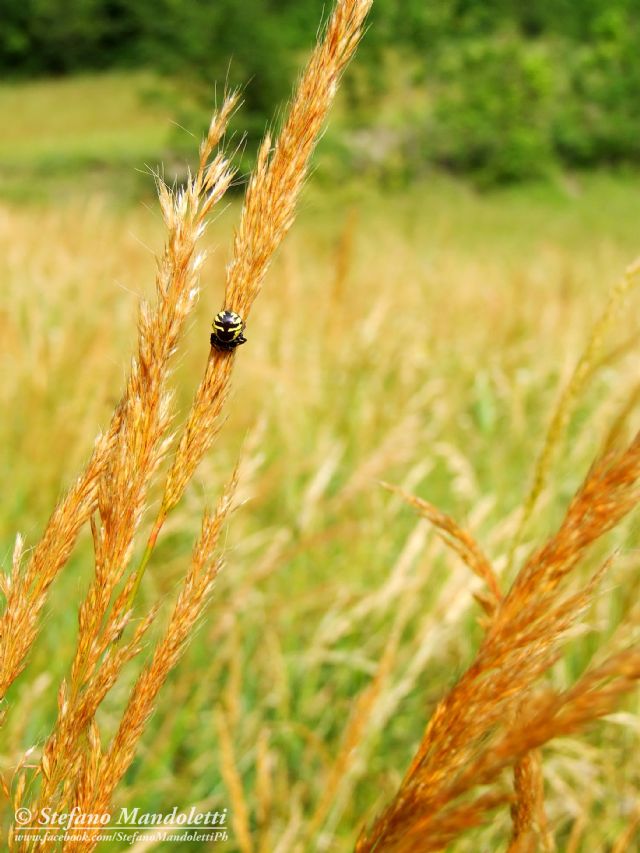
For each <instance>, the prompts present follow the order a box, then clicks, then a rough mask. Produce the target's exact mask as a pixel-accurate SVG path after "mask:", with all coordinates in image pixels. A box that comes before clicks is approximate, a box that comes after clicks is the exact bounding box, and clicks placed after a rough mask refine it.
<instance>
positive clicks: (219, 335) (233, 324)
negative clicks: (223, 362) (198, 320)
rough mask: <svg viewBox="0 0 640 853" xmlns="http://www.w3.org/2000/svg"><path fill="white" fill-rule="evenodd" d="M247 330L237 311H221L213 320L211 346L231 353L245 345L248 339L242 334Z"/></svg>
mask: <svg viewBox="0 0 640 853" xmlns="http://www.w3.org/2000/svg"><path fill="white" fill-rule="evenodd" d="M244 329H245V324H244V320H243V319H242V317H241V316H240V315H239V314H236V312H235V311H227V310H226V309H225V310H224V311H220V312H218V313H217V314H216V316H215V317H214V318H213V332H212V333H211V346H212V347H216V349H221V350H225V351H230V350H233V349H235V348H236V347H239V346H240V344H245V343H246V342H247V339H246V338H245V336H244V335H243V334H242V333H243V332H244Z"/></svg>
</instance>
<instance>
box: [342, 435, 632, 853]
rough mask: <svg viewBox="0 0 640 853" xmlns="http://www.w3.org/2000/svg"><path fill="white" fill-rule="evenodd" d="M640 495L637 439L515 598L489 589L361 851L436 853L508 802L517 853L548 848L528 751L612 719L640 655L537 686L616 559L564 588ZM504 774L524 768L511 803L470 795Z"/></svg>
mask: <svg viewBox="0 0 640 853" xmlns="http://www.w3.org/2000/svg"><path fill="white" fill-rule="evenodd" d="M639 489H640V434H638V435H636V437H635V438H634V439H633V441H631V443H630V444H629V445H628V446H627V448H626V449H625V450H623V451H621V452H614V451H611V452H608V453H606V454H605V455H604V456H603V457H602V458H600V459H598V460H597V461H596V463H595V464H594V465H593V466H592V468H591V470H590V471H589V473H588V475H587V477H586V479H585V480H584V482H583V484H582V486H581V487H580V489H579V490H578V492H577V493H576V495H575V497H574V498H573V500H572V501H571V503H570V505H569V507H568V509H567V512H566V515H565V517H564V519H563V521H562V523H561V525H560V527H559V528H558V530H557V532H556V533H555V534H554V535H553V536H551V537H550V539H549V540H548V541H547V543H546V544H545V545H544V546H542V547H541V548H539V549H538V550H536V551H534V553H533V554H532V555H531V557H530V558H529V559H528V560H527V561H526V562H525V564H524V566H523V567H522V568H521V570H520V571H519V573H518V575H517V577H516V579H515V581H514V583H513V584H512V586H511V589H510V590H509V591H508V593H507V594H506V595H504V596H500V595H499V592H498V596H499V597H498V599H497V605H496V598H494V595H493V593H494V590H492V596H491V598H490V599H489V604H490V605H492V606H495V609H494V610H493V612H491V613H490V619H489V621H488V624H487V628H486V634H485V637H484V640H483V641H482V643H481V645H480V648H479V650H478V653H477V655H476V658H475V660H474V661H473V663H472V664H471V666H470V667H469V668H468V669H467V671H466V672H465V673H464V674H463V676H462V677H461V678H460V679H459V681H458V682H457V684H456V685H455V686H454V687H453V688H452V690H451V691H450V692H449V693H448V694H447V695H446V696H445V698H444V699H443V700H442V701H441V702H440V703H439V705H438V706H437V708H436V709H435V711H434V713H433V715H432V717H431V720H430V721H429V724H428V726H427V729H426V731H425V734H424V737H423V739H422V742H421V743H420V746H419V748H418V751H417V753H416V754H415V756H414V758H413V761H412V762H411V765H410V767H409V769H408V771H407V773H406V775H405V778H404V780H403V782H402V785H401V787H400V789H399V791H398V793H397V795H396V797H395V798H394V800H393V801H392V803H391V804H390V805H389V806H388V807H387V809H386V810H385V811H384V812H383V813H382V815H381V816H380V817H379V818H378V819H377V820H376V821H375V823H374V824H373V826H372V827H371V828H370V829H369V830H368V831H366V832H365V833H363V835H362V836H361V838H360V840H359V842H358V845H357V850H358V851H359V853H364V851H372V850H385V851H386V850H389V851H394V852H395V851H412V850H439V849H441V848H443V847H445V846H446V845H447V844H448V843H450V842H451V841H452V840H453V839H454V838H456V837H457V836H458V835H459V834H460V833H461V832H462V831H463V830H465V829H467V828H469V827H472V826H475V825H477V824H479V823H481V822H482V821H483V820H484V819H485V817H486V814H487V812H488V811H489V810H490V809H493V808H495V807H496V806H498V805H499V804H501V803H504V802H507V801H512V803H513V805H512V816H513V823H514V829H513V836H512V841H511V849H512V850H529V849H535V846H536V845H537V844H538V843H539V842H541V843H545V844H546V845H547V846H549V845H550V843H551V842H550V840H549V836H548V832H547V829H546V820H545V817H544V810H543V807H542V783H541V777H540V764H539V757H538V756H537V754H536V753H532V750H536V749H537V748H538V747H540V746H542V745H543V744H544V743H546V742H547V741H548V740H550V739H552V738H554V737H557V736H559V735H563V734H567V733H570V732H575V731H578V730H579V729H580V728H582V727H583V726H584V725H586V724H587V723H589V722H591V721H593V720H595V719H597V718H599V717H601V716H604V715H605V714H607V713H609V712H610V711H611V710H612V709H613V708H614V707H615V703H616V700H617V699H618V698H619V697H620V695H622V694H623V693H624V692H626V691H628V690H629V689H631V688H632V686H634V684H635V680H636V679H637V678H638V677H639V676H640V670H639V669H638V660H639V656H640V651H638V649H637V648H629V649H625V650H623V651H621V652H618V653H617V654H614V655H612V656H611V657H610V658H609V659H608V660H607V661H605V663H604V664H602V665H600V666H599V667H596V668H594V669H593V670H592V671H588V672H587V673H585V675H584V676H582V677H581V678H580V679H579V680H578V682H577V683H576V684H575V685H574V687H572V688H570V689H568V690H566V691H564V692H557V691H553V690H551V689H542V688H539V687H538V683H539V680H540V678H541V676H542V675H544V673H545V672H547V671H548V670H549V668H550V667H551V666H552V665H553V663H554V662H555V661H556V660H557V659H558V656H559V653H560V648H561V644H562V641H563V639H564V638H565V637H566V636H567V632H568V631H569V630H570V629H571V628H572V627H573V626H574V625H575V624H576V622H577V620H578V619H579V618H580V616H581V614H582V613H583V612H584V610H585V608H586V607H587V606H588V604H589V603H590V601H591V600H592V598H593V595H594V593H595V591H596V589H597V586H598V583H599V581H600V580H601V578H602V576H603V575H604V573H605V572H606V570H607V568H608V565H609V563H610V561H607V562H606V563H605V564H604V565H603V566H602V567H601V568H600V569H599V570H598V571H597V572H596V573H595V574H594V575H593V576H592V577H591V578H590V580H589V581H588V582H587V583H586V585H585V586H584V587H583V588H582V589H580V590H579V591H578V592H564V591H563V581H564V580H565V579H566V578H567V576H568V575H569V574H570V573H571V572H572V571H573V570H574V569H575V568H576V567H577V566H578V565H579V564H580V562H581V561H582V560H583V558H584V557H585V555H586V552H587V551H588V549H589V548H590V546H591V545H593V544H594V543H595V542H596V541H597V540H598V539H600V538H601V537H602V536H603V535H604V534H605V533H607V532H608V531H609V530H611V529H612V528H613V527H615V526H616V524H618V523H619V522H620V521H621V520H622V519H623V517H624V516H625V515H627V514H628V513H629V512H630V511H631V510H632V509H633V508H634V507H635V505H636V504H637V502H638V497H639V496H640V492H639ZM408 500H409V503H411V504H412V505H413V506H414V507H416V508H417V509H418V511H419V512H421V513H422V514H424V515H425V516H426V517H427V518H428V519H429V520H430V521H431V522H432V523H433V524H435V525H436V527H437V529H438V530H439V531H440V532H441V533H442V535H443V536H445V541H448V542H449V544H452V546H453V548H454V550H455V551H456V553H458V554H459V555H460V556H461V557H462V558H463V560H464V561H465V562H466V563H467V565H469V566H470V568H472V569H473V570H474V571H475V572H476V573H477V574H479V575H480V576H481V577H483V579H484V580H485V581H487V582H488V583H490V584H491V585H492V586H493V583H494V576H493V574H492V573H490V572H489V570H488V568H487V567H488V561H486V559H485V558H482V555H481V552H480V551H479V548H478V547H477V546H476V545H475V544H474V543H473V541H472V540H471V537H470V535H469V534H468V533H466V532H465V531H462V530H461V529H460V528H458V527H457V525H455V524H454V523H453V522H452V521H451V520H450V519H449V518H448V517H447V516H445V515H444V514H442V513H439V512H437V511H436V510H434V508H433V507H431V505H430V504H428V503H426V502H424V501H421V500H420V499H417V498H414V497H411V496H408ZM470 542H471V544H470ZM489 609H490V608H489ZM507 767H515V768H516V772H515V799H514V798H513V797H512V795H511V794H509V792H508V791H507V790H506V789H504V788H501V787H500V786H497V787H495V788H494V789H493V790H491V791H489V792H484V793H482V794H479V795H476V796H475V798H474V797H473V791H474V789H476V788H477V787H478V786H486V785H494V784H495V783H496V782H497V781H498V780H499V776H500V774H501V772H502V771H503V770H504V769H505V768H507Z"/></svg>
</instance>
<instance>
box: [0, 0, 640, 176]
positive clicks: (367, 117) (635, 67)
mask: <svg viewBox="0 0 640 853" xmlns="http://www.w3.org/2000/svg"><path fill="white" fill-rule="evenodd" d="M0 8H1V11H2V27H0V70H1V71H2V72H3V73H4V75H5V77H6V76H7V75H13V76H34V75H44V74H68V73H73V72H76V71H79V70H86V69H94V70H95V69H103V68H114V67H116V68H118V67H151V68H154V69H156V70H160V71H162V72H166V73H167V74H170V75H177V76H180V77H181V78H183V79H186V80H190V81H191V83H192V86H193V90H194V91H195V92H196V93H198V92H201V93H202V103H203V104H206V110H205V109H204V108H203V116H204V115H205V114H206V111H208V107H209V104H210V98H211V95H210V93H211V87H212V85H213V83H214V82H215V81H217V82H218V84H220V83H221V82H222V81H225V82H227V83H228V84H230V85H242V86H243V87H244V91H245V109H244V111H243V119H242V120H243V122H244V125H243V128H242V129H243V130H245V131H248V133H249V135H250V136H257V135H259V134H261V133H262V131H263V129H264V127H265V124H266V123H267V122H268V121H270V120H271V119H272V117H273V115H274V110H276V109H277V107H278V105H279V104H281V103H282V101H283V100H284V99H285V98H286V96H287V94H288V92H289V90H290V88H291V84H292V81H293V79H294V77H295V73H296V69H297V67H298V66H299V62H300V58H301V55H303V54H304V53H305V52H306V51H307V50H308V48H309V45H310V42H311V39H312V34H313V33H314V32H315V30H316V28H317V25H318V21H319V20H321V19H322V17H323V16H325V17H326V14H327V10H328V6H327V5H326V4H325V2H324V0H243V2H242V3H238V2H237V0H215V2H211V0H186V2H185V0H137V2H136V3H128V2H126V0H65V3H64V14H61V10H60V2H59V0H29V2H26V3H25V2H22V0H0ZM636 11H637V0H581V2H580V3H573V2H570V0H531V2H529V3H526V4H524V3H521V2H519V0H482V2H481V0H432V2H425V0H404V2H402V3H398V2H397V0H375V3H374V8H373V12H372V16H371V24H370V27H369V31H368V33H367V36H366V38H365V40H364V43H363V45H362V48H361V51H360V55H359V58H358V63H357V66H358V72H357V78H356V77H355V75H354V76H353V77H352V78H350V80H349V81H347V82H348V85H347V86H346V94H347V99H348V106H349V112H350V121H351V128H353V127H354V126H357V124H358V123H360V124H362V125H363V126H366V127H373V128H374V130H375V129H376V128H377V129H378V130H379V131H380V133H381V134H382V135H383V137H384V144H383V145H382V149H383V153H384V155H385V156H384V157H383V159H386V161H387V165H388V164H392V165H391V166H389V168H392V169H394V170H396V171H397V170H398V169H401V170H402V171H403V173H404V174H406V175H413V174H415V173H416V172H417V171H420V170H421V169H423V168H424V167H425V165H429V164H433V163H436V164H438V165H441V166H443V167H446V168H448V169H450V170H453V171H457V172H462V173H467V174H472V175H474V176H476V177H477V178H479V179H481V180H482V181H484V182H486V183H500V182H509V181H517V180H521V179H526V178H531V177H538V176H540V175H544V174H546V173H547V172H548V171H550V170H552V169H553V168H557V167H566V166H570V167H590V166H594V165H602V164H606V165H610V164H623V163H633V164H636V163H638V162H640V101H639V100H638V97H637V92H638V91H639V90H640V63H638V62H637V45H638V43H640V38H639V37H640V24H639V23H638V19H637V15H635V14H634V12H636ZM390 57H395V60H396V65H395V66H394V67H395V68H396V69H397V68H398V63H400V65H401V67H402V68H403V69H404V70H405V73H409V72H410V75H411V81H412V100H411V104H412V108H411V109H410V110H405V111H403V106H404V104H405V99H404V97H403V96H404V95H406V87H405V88H404V89H402V91H401V88H402V87H401V81H400V79H399V76H398V74H397V73H395V71H394V70H393V68H392V67H391V66H390V64H389V58H390ZM416 97H417V98H418V100H417V103H416ZM385 99H386V101H387V102H388V101H391V102H392V103H394V104H395V105H396V107H397V114H396V116H395V119H394V121H395V132H394V133H393V134H392V135H391V137H389V135H388V133H387V136H384V134H385V133H386V132H387V131H388V127H387V128H384V127H382V126H381V125H380V114H381V109H380V105H381V104H384V103H385ZM177 112H178V115H177V118H178V120H179V121H180V122H181V123H182V122H184V121H187V123H188V124H190V125H191V126H193V123H194V119H193V116H189V117H184V116H181V115H180V114H179V109H178V107H177ZM195 120H197V119H195ZM376 122H377V124H376ZM374 143H375V140H373V141H371V145H370V147H371V148H375V147H376V146H375V144H374ZM377 147H378V148H380V147H381V146H380V145H378V146H377ZM249 149H251V146H249ZM340 151H341V155H340V156H341V158H342V160H343V167H344V168H347V169H350V168H352V167H356V168H357V167H358V165H359V163H360V161H361V160H362V158H361V156H360V155H361V153H362V152H359V153H358V154H357V155H355V160H353V157H354V155H353V150H352V154H351V157H352V160H351V161H350V159H349V158H350V155H349V151H350V146H349V144H346V145H345V146H343V147H341V148H340ZM356 161H357V162H356ZM365 161H366V157H365ZM360 165H361V164H360ZM365 165H366V163H365ZM382 165H383V166H384V163H383V164H382Z"/></svg>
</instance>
